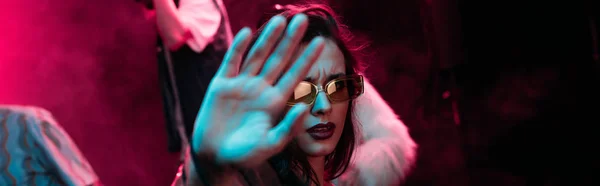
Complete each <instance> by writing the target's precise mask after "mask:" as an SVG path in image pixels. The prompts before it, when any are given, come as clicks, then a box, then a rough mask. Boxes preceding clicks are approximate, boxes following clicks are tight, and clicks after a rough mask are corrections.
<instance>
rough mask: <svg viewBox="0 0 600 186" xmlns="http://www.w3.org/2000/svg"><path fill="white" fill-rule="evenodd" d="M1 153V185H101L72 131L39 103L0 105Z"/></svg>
mask: <svg viewBox="0 0 600 186" xmlns="http://www.w3.org/2000/svg"><path fill="white" fill-rule="evenodd" d="M0 154H1V155H0V167H1V168H2V169H1V170H0V185H6V186H8V185H15V186H17V185H18V186H20V185H47V186H63V185H68V186H83V185H86V186H100V185H101V184H100V180H99V179H98V176H96V173H95V172H94V170H93V169H92V166H90V164H89V163H88V161H87V160H86V159H85V157H84V156H83V154H82V153H81V152H80V151H79V149H78V148H77V145H76V144H75V143H74V142H73V140H72V139H71V137H69V134H67V132H65V130H63V128H62V127H61V126H60V125H59V124H58V123H57V122H56V121H55V120H54V118H53V117H52V114H50V112H48V111H47V110H45V109H42V108H39V107H31V106H20V105H0Z"/></svg>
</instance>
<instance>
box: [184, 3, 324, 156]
mask: <svg viewBox="0 0 600 186" xmlns="http://www.w3.org/2000/svg"><path fill="white" fill-rule="evenodd" d="M307 26H308V19H307V17H306V16H305V15H302V14H300V15H297V16H295V17H294V18H293V19H292V20H291V21H290V23H289V25H288V27H287V29H286V20H285V18H283V17H281V16H276V17H274V18H272V19H271V21H270V22H269V24H268V25H267V26H266V27H265V29H264V31H263V33H262V34H261V35H260V36H259V38H258V39H257V41H256V43H255V44H254V46H253V47H252V49H251V50H250V51H249V53H248V56H247V57H246V59H245V62H244V66H243V67H242V68H241V69H240V63H241V61H242V56H243V55H244V52H245V51H246V49H247V47H248V45H249V44H250V41H251V31H250V30H249V29H248V28H244V29H242V30H241V31H240V32H239V33H238V34H237V35H236V37H235V39H234V41H233V44H232V46H231V48H229V50H228V51H227V54H226V55H225V59H224V60H223V63H222V64H221V67H220V68H219V70H218V71H217V74H216V75H215V77H214V78H213V80H212V81H211V84H210V85H209V88H208V90H207V93H206V96H205V99H204V101H203V104H202V107H201V108H200V111H199V113H198V116H197V118H196V123H195V128H194V132H193V136H192V140H193V141H192V145H193V146H192V150H194V152H196V153H199V154H201V153H205V154H206V153H209V154H210V155H213V156H214V157H215V158H216V162H217V163H218V164H224V165H225V164H234V165H237V166H243V167H249V166H253V165H257V164H260V163H262V162H264V161H265V160H267V159H268V158H270V157H271V156H273V155H274V154H275V153H278V152H280V151H281V150H282V149H283V148H284V147H285V145H286V144H287V143H288V142H289V141H290V140H291V139H292V138H293V137H294V136H295V135H296V134H297V133H298V132H299V130H297V129H298V128H299V127H302V126H301V123H302V121H303V120H304V118H305V117H306V116H307V113H308V110H309V109H308V107H307V106H306V105H303V104H299V105H296V106H294V107H292V108H291V109H290V110H289V112H287V113H286V114H285V116H284V117H283V120H281V121H279V120H278V118H281V116H282V114H284V111H285V110H286V109H285V106H286V101H287V99H288V97H289V96H290V95H291V93H292V92H293V91H294V89H295V87H296V85H297V84H298V83H299V82H300V81H301V80H302V79H303V78H304V77H305V76H306V74H307V73H308V70H309V69H310V67H311V66H312V64H313V63H314V62H315V61H316V59H317V58H318V57H319V55H320V53H321V51H322V50H323V47H324V41H323V39H322V38H320V37H317V38H315V39H313V40H312V41H311V43H310V44H309V45H308V47H307V49H306V50H305V51H304V52H303V53H302V54H301V56H300V57H299V58H298V59H297V60H296V61H293V62H291V61H290V58H291V56H292V54H293V53H294V52H295V50H296V48H298V47H297V46H298V45H299V43H300V40H301V38H302V36H303V35H304V32H305V31H306V28H307ZM280 38H281V39H280ZM278 40H280V41H278ZM276 44H277V45H276ZM271 51H273V52H271ZM238 69H239V72H238ZM279 77H281V78H280V79H277V78H279Z"/></svg>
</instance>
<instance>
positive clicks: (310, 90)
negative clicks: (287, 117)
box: [287, 82, 317, 104]
mask: <svg viewBox="0 0 600 186" xmlns="http://www.w3.org/2000/svg"><path fill="white" fill-rule="evenodd" d="M316 95H317V89H315V87H314V86H312V85H311V84H310V83H307V82H300V83H299V84H298V86H296V89H294V92H293V93H292V96H290V99H288V101H287V102H288V104H296V103H306V104H311V103H312V102H313V101H314V100H315V96H316Z"/></svg>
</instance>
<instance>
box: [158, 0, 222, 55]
mask: <svg viewBox="0 0 600 186" xmlns="http://www.w3.org/2000/svg"><path fill="white" fill-rule="evenodd" d="M154 6H155V8H156V22H157V26H158V31H159V33H160V35H161V38H162V39H163V42H164V44H165V45H166V46H167V47H168V48H169V49H170V50H177V49H179V48H180V47H181V46H183V45H184V44H187V45H188V46H189V47H190V48H191V49H192V50H194V51H196V52H201V51H202V50H204V48H205V47H206V45H208V44H209V43H211V42H212V41H213V37H214V36H215V34H216V33H217V30H218V28H219V25H220V23H221V19H222V14H221V12H220V10H219V9H218V8H217V6H216V5H215V3H214V2H213V1H212V0H181V1H179V8H177V7H176V6H175V3H174V2H173V0H154Z"/></svg>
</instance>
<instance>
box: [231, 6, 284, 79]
mask: <svg viewBox="0 0 600 186" xmlns="http://www.w3.org/2000/svg"><path fill="white" fill-rule="evenodd" d="M285 25H286V22H285V18H284V17H283V16H275V17H273V18H271V20H270V21H269V23H268V24H267V26H266V27H265V29H264V31H263V32H262V33H261V34H260V36H259V38H258V39H257V40H256V42H255V43H254V46H252V49H250V52H249V53H248V57H246V63H244V65H243V66H242V69H243V70H242V73H245V74H248V75H255V74H257V73H258V70H260V68H261V67H262V65H263V64H264V62H265V60H266V58H267V56H268V55H269V53H270V52H271V51H272V50H273V47H274V46H275V43H277V39H279V37H280V36H281V34H282V33H283V30H284V29H285Z"/></svg>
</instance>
